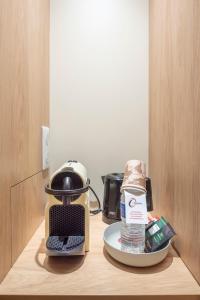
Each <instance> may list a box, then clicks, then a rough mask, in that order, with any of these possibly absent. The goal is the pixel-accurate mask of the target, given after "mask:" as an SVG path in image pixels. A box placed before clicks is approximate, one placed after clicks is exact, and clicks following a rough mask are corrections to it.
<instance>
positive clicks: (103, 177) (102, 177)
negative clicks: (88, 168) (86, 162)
mask: <svg viewBox="0 0 200 300" xmlns="http://www.w3.org/2000/svg"><path fill="white" fill-rule="evenodd" d="M101 179H102V182H103V184H104V179H105V176H101Z"/></svg>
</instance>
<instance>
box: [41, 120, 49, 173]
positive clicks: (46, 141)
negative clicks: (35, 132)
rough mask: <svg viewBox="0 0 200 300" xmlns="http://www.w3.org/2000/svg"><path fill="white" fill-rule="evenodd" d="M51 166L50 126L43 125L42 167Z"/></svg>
mask: <svg viewBox="0 0 200 300" xmlns="http://www.w3.org/2000/svg"><path fill="white" fill-rule="evenodd" d="M48 168H49V127H46V126H42V169H43V170H45V169H48Z"/></svg>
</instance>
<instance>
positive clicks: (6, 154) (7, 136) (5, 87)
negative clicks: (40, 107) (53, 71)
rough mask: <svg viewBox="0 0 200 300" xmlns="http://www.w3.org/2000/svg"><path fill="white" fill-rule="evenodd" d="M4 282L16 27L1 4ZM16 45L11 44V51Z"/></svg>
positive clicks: (0, 259) (0, 255) (0, 269)
mask: <svg viewBox="0 0 200 300" xmlns="http://www.w3.org/2000/svg"><path fill="white" fill-rule="evenodd" d="M0 6H1V7H0V223H1V227H0V281H1V279H2V278H3V276H4V275H5V274H6V272H7V271H8V270H9V268H10V267H11V216H10V169H11V149H12V141H11V115H10V112H11V95H10V92H11V84H10V78H11V76H12V72H11V66H12V61H11V59H10V48H9V47H8V36H9V35H10V34H11V31H10V28H9V26H8V21H9V23H10V26H13V19H12V18H10V11H9V5H8V3H7V2H6V1H1V2H0ZM12 46H13V45H12V44H11V47H12Z"/></svg>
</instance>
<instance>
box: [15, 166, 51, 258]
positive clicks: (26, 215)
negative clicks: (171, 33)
mask: <svg viewBox="0 0 200 300" xmlns="http://www.w3.org/2000/svg"><path fill="white" fill-rule="evenodd" d="M46 178H47V177H46V174H45V173H43V172H40V173H38V174H36V175H34V176H32V177H30V178H28V179H27V180H25V181H23V182H21V183H20V184H17V185H16V186H14V187H12V188H11V217H12V264H13V263H14V262H15V261H16V259H17V257H18V256H19V255H20V253H21V252H22V250H23V249H24V247H25V246H26V244H27V242H28V241H29V239H30V238H31V237H32V235H33V233H34V232H35V230H36V228H37V227H38V225H39V224H40V223H41V221H42V220H43V216H44V206H45V203H46V194H45V193H44V185H45V183H46V180H47V179H46Z"/></svg>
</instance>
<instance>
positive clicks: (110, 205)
mask: <svg viewBox="0 0 200 300" xmlns="http://www.w3.org/2000/svg"><path fill="white" fill-rule="evenodd" d="M101 178H102V181H103V183H104V197H103V210H102V219H103V221H104V222H105V223H108V224H111V223H113V222H116V221H120V220H121V215H120V198H121V192H120V189H121V185H122V182H123V178H124V174H123V173H111V174H108V175H106V176H102V177H101ZM146 190H147V192H146V201H147V211H152V210H153V201H152V190H151V179H150V178H149V177H146Z"/></svg>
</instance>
